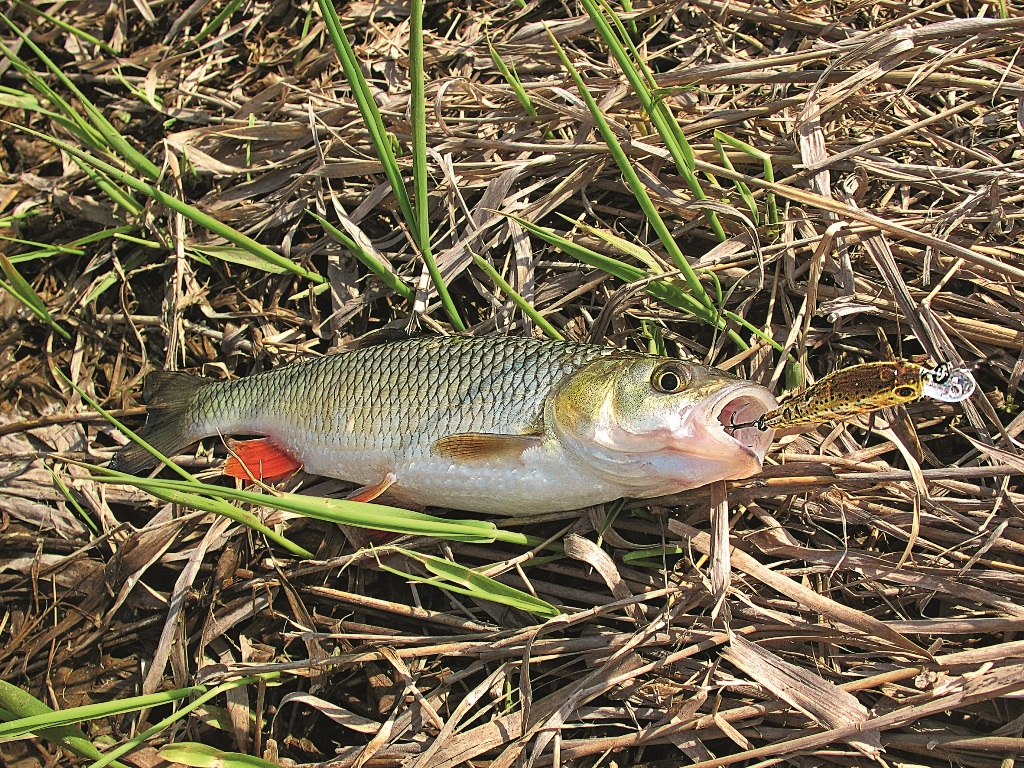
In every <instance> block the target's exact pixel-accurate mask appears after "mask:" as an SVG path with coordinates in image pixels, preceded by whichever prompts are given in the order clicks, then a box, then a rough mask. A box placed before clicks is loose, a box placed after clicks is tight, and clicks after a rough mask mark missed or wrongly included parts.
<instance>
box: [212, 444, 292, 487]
mask: <svg viewBox="0 0 1024 768" xmlns="http://www.w3.org/2000/svg"><path fill="white" fill-rule="evenodd" d="M227 444H228V448H229V449H230V450H231V453H232V455H231V456H230V457H229V458H228V460H227V462H226V463H225V464H224V474H225V475H228V476H229V477H237V478H238V479H239V480H250V479H256V480H275V479H278V478H281V477H285V476H286V475H290V474H291V473H292V472H294V471H295V470H297V469H302V462H301V461H299V460H298V459H296V458H295V457H294V456H292V455H291V454H290V453H288V452H287V451H285V450H284V449H283V448H281V446H279V445H277V444H276V443H274V442H273V441H272V440H270V439H269V438H266V437H260V438H257V439H255V440H232V439H231V438H228V440H227Z"/></svg>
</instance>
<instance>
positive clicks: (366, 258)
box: [306, 208, 416, 301]
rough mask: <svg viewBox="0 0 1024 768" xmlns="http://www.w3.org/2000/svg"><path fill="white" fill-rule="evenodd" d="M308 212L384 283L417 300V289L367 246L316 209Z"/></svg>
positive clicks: (406, 297)
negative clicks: (381, 260)
mask: <svg viewBox="0 0 1024 768" xmlns="http://www.w3.org/2000/svg"><path fill="white" fill-rule="evenodd" d="M306 213H308V214H309V215H310V216H312V217H313V218H314V219H316V220H317V221H318V222H320V226H322V227H323V228H324V229H326V230H327V231H328V232H329V233H330V234H331V236H332V237H334V238H335V239H336V240H338V241H339V242H340V243H341V244H342V245H344V246H345V247H346V248H348V250H349V252H350V253H351V254H352V255H353V256H355V257H356V259H358V260H359V263H360V264H362V265H363V266H364V267H366V268H367V269H368V270H370V271H371V272H372V273H373V274H374V275H376V276H377V279H378V280H380V281H381V282H382V283H384V285H386V286H387V287H388V288H390V289H391V290H392V291H394V292H395V293H397V294H398V295H399V296H401V297H402V298H403V299H405V300H406V301H413V300H415V298H416V291H415V289H413V288H411V287H409V286H408V285H406V284H405V283H403V282H402V279H401V278H400V277H399V276H398V275H396V274H395V273H394V272H392V271H391V270H390V269H389V268H388V267H387V266H386V265H384V264H382V263H381V262H380V261H378V260H377V259H376V258H375V257H374V255H373V254H372V253H370V252H368V251H367V250H366V249H365V248H363V247H362V246H361V245H359V243H357V242H356V241H355V240H353V239H352V238H351V237H349V236H348V235H347V234H345V233H344V232H342V231H341V230H340V229H338V228H337V227H336V226H334V225H333V224H331V222H329V221H328V220H327V219H325V218H324V217H323V216H321V215H320V214H318V213H316V212H315V211H311V210H309V209H308V208H307V209H306Z"/></svg>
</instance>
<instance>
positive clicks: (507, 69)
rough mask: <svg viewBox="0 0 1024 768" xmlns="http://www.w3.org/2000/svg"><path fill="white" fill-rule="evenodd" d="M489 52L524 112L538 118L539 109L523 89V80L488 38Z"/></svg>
mask: <svg viewBox="0 0 1024 768" xmlns="http://www.w3.org/2000/svg"><path fill="white" fill-rule="evenodd" d="M487 50H488V51H489V52H490V54H491V61H493V62H494V66H495V67H497V69H498V71H499V72H500V73H501V76H502V77H504V78H505V82H507V83H508V84H509V87H510V88H511V89H512V93H514V94H515V97H516V100H517V101H518V102H519V104H520V105H521V106H522V108H523V111H524V112H526V114H528V115H529V116H530V117H537V108H536V107H534V106H533V102H532V101H531V100H530V94H528V93H527V92H526V89H525V88H524V87H523V82H522V80H520V79H519V75H518V74H517V73H516V71H515V68H514V66H509V65H508V64H506V63H505V61H504V59H502V58H501V55H500V54H499V53H498V51H497V50H496V49H495V48H494V46H493V45H492V44H491V38H490V36H489V35H488V37H487Z"/></svg>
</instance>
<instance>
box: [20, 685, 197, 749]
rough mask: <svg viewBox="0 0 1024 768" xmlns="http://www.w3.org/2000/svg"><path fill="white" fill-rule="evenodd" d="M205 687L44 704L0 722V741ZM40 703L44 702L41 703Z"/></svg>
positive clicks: (174, 698) (134, 709)
mask: <svg viewBox="0 0 1024 768" xmlns="http://www.w3.org/2000/svg"><path fill="white" fill-rule="evenodd" d="M12 687H14V686H12ZM19 690H20V689H19ZM206 690H207V688H206V686H204V685H194V686H191V687H188V688H179V689H178V690H174V691H162V692H161V693H151V694H148V695H145V696H130V697H128V698H123V699H114V700H113V701H107V702H101V703H99V704H86V705H85V706H81V707H71V708H69V709H62V710H52V709H49V707H47V709H48V710H49V712H41V711H40V712H39V713H38V714H32V715H25V716H24V717H19V718H18V719H17V720H11V721H10V722H7V723H0V743H4V742H7V741H12V740H13V739H18V738H21V737H22V736H27V735H28V734H30V733H38V731H39V729H41V728H60V727H62V726H66V725H73V724H74V723H81V722H82V721H84V720H92V719H94V718H98V717H113V716H115V715H123V714H125V713H126V712H137V711H139V710H141V709H151V708H153V707H159V706H162V705H164V704H169V703H171V702H174V701H178V700H180V699H185V698H188V697H189V696H192V695H194V694H196V693H204V692H206ZM40 703H41V702H40ZM43 706H46V705H45V704H44V705H43ZM4 708H5V709H7V707H4Z"/></svg>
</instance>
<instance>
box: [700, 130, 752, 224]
mask: <svg viewBox="0 0 1024 768" xmlns="http://www.w3.org/2000/svg"><path fill="white" fill-rule="evenodd" d="M720 133H721V131H717V130H716V131H715V134H714V136H712V137H711V143H712V144H713V145H714V147H715V150H716V151H717V152H718V159H719V160H721V161H722V165H724V166H725V168H726V169H727V170H730V171H735V170H736V169H735V168H734V167H733V164H732V161H731V160H730V159H729V155H728V154H726V152H725V147H723V146H722V139H721V137H720V136H719V134H720ZM724 135H725V134H722V136H724ZM733 184H735V185H736V189H737V191H738V192H739V193H740V197H741V198H742V199H743V203H744V204H745V205H746V206H747V210H748V211H750V216H751V218H752V219H753V220H754V226H760V224H761V214H760V213H759V212H758V210H757V203H756V202H755V201H754V195H753V194H752V193H751V191H750V187H748V186H747V185H746V184H744V183H743V182H742V181H734V182H733Z"/></svg>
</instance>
